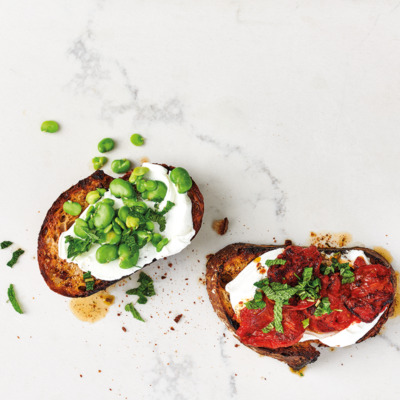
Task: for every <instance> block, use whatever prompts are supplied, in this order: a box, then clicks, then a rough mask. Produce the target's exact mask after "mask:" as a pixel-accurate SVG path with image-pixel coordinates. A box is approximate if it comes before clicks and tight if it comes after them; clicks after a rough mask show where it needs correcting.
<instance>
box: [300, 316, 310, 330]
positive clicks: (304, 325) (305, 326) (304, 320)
mask: <svg viewBox="0 0 400 400" xmlns="http://www.w3.org/2000/svg"><path fill="white" fill-rule="evenodd" d="M301 323H302V324H303V328H304V329H306V328H307V326H308V325H310V318H306V319H303V321H301Z"/></svg>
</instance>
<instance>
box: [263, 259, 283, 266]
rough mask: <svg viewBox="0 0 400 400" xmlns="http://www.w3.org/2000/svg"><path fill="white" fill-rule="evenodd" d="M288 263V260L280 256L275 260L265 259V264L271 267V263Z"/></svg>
mask: <svg viewBox="0 0 400 400" xmlns="http://www.w3.org/2000/svg"><path fill="white" fill-rule="evenodd" d="M285 264H286V260H282V259H280V258H277V259H275V260H267V261H265V265H266V266H267V267H270V266H271V265H285Z"/></svg>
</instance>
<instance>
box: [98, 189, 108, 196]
mask: <svg viewBox="0 0 400 400" xmlns="http://www.w3.org/2000/svg"><path fill="white" fill-rule="evenodd" d="M96 190H97V191H98V192H99V195H100V196H104V195H105V194H106V192H107V190H106V189H104V188H97V189H96Z"/></svg>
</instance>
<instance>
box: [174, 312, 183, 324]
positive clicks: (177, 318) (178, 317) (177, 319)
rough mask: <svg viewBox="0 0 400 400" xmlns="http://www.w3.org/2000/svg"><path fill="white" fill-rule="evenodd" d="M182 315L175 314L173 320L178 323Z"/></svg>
mask: <svg viewBox="0 0 400 400" xmlns="http://www.w3.org/2000/svg"><path fill="white" fill-rule="evenodd" d="M182 316H183V314H179V315H177V316H176V317H175V318H174V321H175V322H176V323H178V322H179V321H180V320H181V318H182Z"/></svg>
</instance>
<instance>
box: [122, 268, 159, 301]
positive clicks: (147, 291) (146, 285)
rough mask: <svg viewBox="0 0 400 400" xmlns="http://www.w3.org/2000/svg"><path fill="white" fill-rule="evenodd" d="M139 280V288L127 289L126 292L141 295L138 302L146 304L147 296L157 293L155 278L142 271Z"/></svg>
mask: <svg viewBox="0 0 400 400" xmlns="http://www.w3.org/2000/svg"><path fill="white" fill-rule="evenodd" d="M138 282H139V283H140V285H139V286H138V287H137V288H134V289H129V290H127V291H126V294H129V295H136V296H139V300H138V303H139V304H146V303H147V297H151V296H154V295H155V294H156V292H155V290H154V283H153V280H152V279H151V278H150V277H149V276H148V275H146V274H145V273H144V272H141V273H140V275H139V279H138Z"/></svg>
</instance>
